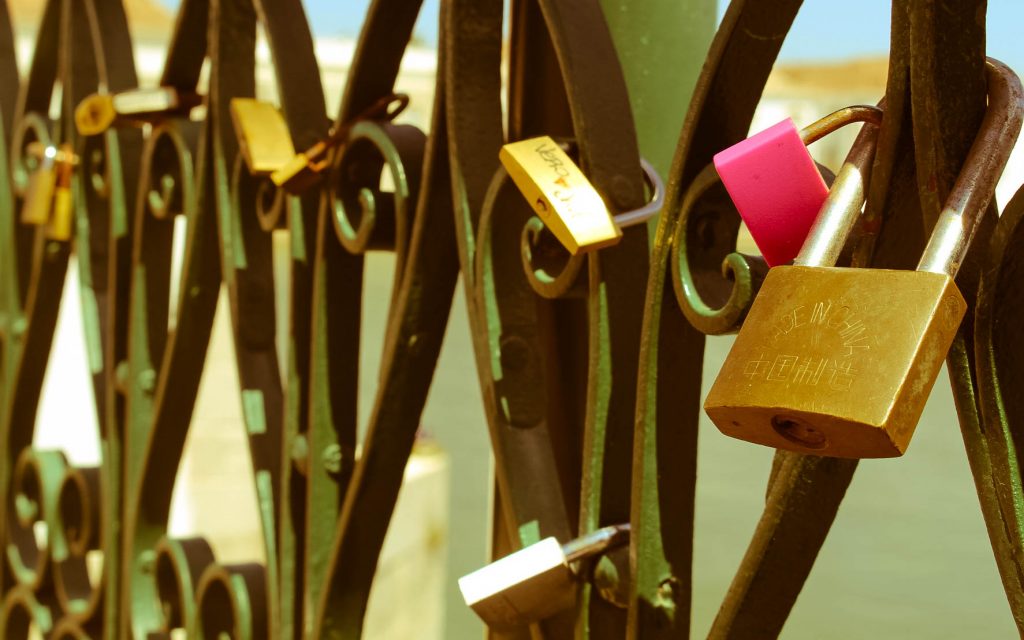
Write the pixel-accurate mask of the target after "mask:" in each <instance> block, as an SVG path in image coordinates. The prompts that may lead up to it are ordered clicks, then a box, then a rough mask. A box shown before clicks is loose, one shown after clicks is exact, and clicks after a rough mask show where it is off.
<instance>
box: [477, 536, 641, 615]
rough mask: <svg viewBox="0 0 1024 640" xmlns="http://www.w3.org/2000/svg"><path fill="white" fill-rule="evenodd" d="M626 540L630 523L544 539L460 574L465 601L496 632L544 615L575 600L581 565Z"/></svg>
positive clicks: (551, 613)
mask: <svg viewBox="0 0 1024 640" xmlns="http://www.w3.org/2000/svg"><path fill="white" fill-rule="evenodd" d="M628 541H629V525H628V524H623V525H616V526H612V527H604V528H602V529H598V530H597V531H595V532H593V533H591V534H588V535H586V536H583V537H582V538H578V539H576V540H573V541H572V542H569V543H568V544H566V545H561V544H559V542H558V540H556V539H555V538H545V539H544V540H541V541H540V542H538V543H536V544H532V545H530V546H528V547H525V548H523V549H520V550H519V551H516V552H515V553H512V554H509V555H507V556H505V557H504V558H501V559H500V560H497V561H495V562H492V563H491V564H489V565H487V566H486V567H484V568H482V569H478V570H477V571H474V572H473V573H470V574H469V575H466V576H464V577H462V578H460V579H459V590H460V591H462V597H463V598H464V599H465V601H466V604H467V605H469V606H470V608H472V609H473V611H475V612H476V614H477V615H479V616H480V617H481V618H482V619H483V621H484V622H485V623H487V626H488V627H490V628H491V629H493V630H495V631H507V630H511V629H515V628H516V627H520V626H522V625H526V624H530V623H533V622H538V621H540V620H543V619H545V618H549V617H551V616H553V615H555V614H556V613H558V612H560V611H565V610H566V609H569V608H571V607H572V606H573V604H574V603H575V602H576V591H577V587H578V585H579V582H580V579H581V578H580V573H581V572H582V571H581V564H582V563H583V562H584V561H586V560H588V559H592V558H594V557H595V556H598V555H600V554H602V553H605V552H607V551H609V550H611V549H613V548H615V547H619V546H621V545H623V544H625V543H627V542H628Z"/></svg>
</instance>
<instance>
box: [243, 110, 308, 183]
mask: <svg viewBox="0 0 1024 640" xmlns="http://www.w3.org/2000/svg"><path fill="white" fill-rule="evenodd" d="M231 122H232V123H233V124H234V126H235V134H236V135H237V136H238V145H239V150H240V151H241V153H242V158H243V159H244V160H245V164H246V166H247V167H248V168H249V173H251V174H252V175H254V176H269V175H270V174H271V173H273V172H275V171H277V170H279V169H281V168H282V167H284V166H285V165H287V164H288V163H289V162H291V161H292V160H293V159H294V158H295V157H296V154H295V146H294V145H293V144H292V134H291V132H289V131H288V124H287V123H286V122H285V121H284V117H282V116H281V112H280V111H279V110H278V109H277V107H275V106H274V105H272V104H270V103H269V102H264V101H262V100H255V99H253V98H232V99H231Z"/></svg>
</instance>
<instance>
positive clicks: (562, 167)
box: [498, 136, 665, 255]
mask: <svg viewBox="0 0 1024 640" xmlns="http://www.w3.org/2000/svg"><path fill="white" fill-rule="evenodd" d="M498 158H499V159H500V160H501V163H502V165H504V167H505V170H506V171H507V172H508V175H509V177H510V178H512V182H513V183H515V185H516V187H517V188H518V189H519V191H520V192H521V193H522V194H523V197H524V198H526V201H527V202H529V203H530V205H531V207H532V208H533V210H534V212H535V213H536V214H537V217H539V218H540V220H541V222H543V223H544V225H545V226H546V227H547V228H548V229H549V230H550V231H551V233H552V234H553V235H554V236H555V238H556V239H557V240H558V241H559V242H560V243H561V244H562V246H563V247H565V248H566V250H568V251H569V253H571V254H572V255H576V254H578V253H585V252H588V251H595V250H597V249H601V248H604V247H609V246H612V245H615V244H618V242H619V240H621V239H622V230H623V229H624V228H626V227H630V226H633V225H637V224H642V223H644V222H647V221H648V220H649V219H651V218H652V217H654V216H656V215H657V214H658V213H659V212H660V211H661V206H662V204H663V202H664V196H665V185H664V183H663V182H662V180H661V176H659V175H658V172H657V171H656V170H655V169H654V167H653V166H652V165H651V164H650V163H649V162H647V161H646V160H644V159H643V158H641V159H640V166H641V168H642V169H643V172H644V179H645V180H646V182H647V187H648V190H649V191H650V194H651V197H650V200H648V202H647V204H645V205H644V206H643V207H640V208H639V209H633V210H632V211H626V212H623V213H618V214H614V215H613V214H612V213H611V210H610V209H609V208H608V206H607V205H606V204H605V202H604V199H603V198H602V197H601V194H600V193H598V191H597V189H596V188H594V185H593V184H592V183H591V182H590V180H588V179H587V177H586V176H585V175H584V174H583V172H582V171H581V170H580V168H579V166H577V165H576V163H575V162H573V160H572V158H571V157H569V154H568V153H566V150H565V148H564V147H563V146H562V145H560V144H559V143H557V142H555V140H553V139H552V138H551V137H549V136H540V137H537V138H529V139H526V140H520V141H519V142H510V143H508V144H506V145H504V146H502V148H501V151H499V152H498Z"/></svg>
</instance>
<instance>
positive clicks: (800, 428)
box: [772, 416, 828, 449]
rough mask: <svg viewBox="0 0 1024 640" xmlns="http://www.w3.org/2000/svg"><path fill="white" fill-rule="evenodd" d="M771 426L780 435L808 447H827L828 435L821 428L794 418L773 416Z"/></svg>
mask: <svg viewBox="0 0 1024 640" xmlns="http://www.w3.org/2000/svg"><path fill="white" fill-rule="evenodd" d="M772 428H773V429H775V432H776V433H778V434H779V435H780V436H782V437H783V438H785V439H786V440H789V441H790V442H793V443H796V444H798V445H800V446H802V447H806V448H808V449H824V448H826V447H828V436H826V435H825V433H824V432H822V431H821V430H819V429H817V428H815V427H813V426H811V425H809V424H807V423H806V422H803V421H802V420H797V419H795V418H789V417H786V416H773V417H772Z"/></svg>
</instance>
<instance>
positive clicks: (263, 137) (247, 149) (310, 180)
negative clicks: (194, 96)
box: [231, 93, 409, 195]
mask: <svg viewBox="0 0 1024 640" xmlns="http://www.w3.org/2000/svg"><path fill="white" fill-rule="evenodd" d="M408 104H409V96H408V95H406V94H404V93H396V94H391V95H388V96H385V97H383V98H381V99H380V100H378V101H377V102H375V103H373V104H372V105H370V107H369V108H368V109H366V110H365V111H363V112H362V113H360V114H359V115H358V116H356V117H355V118H353V119H352V120H350V121H348V122H346V123H344V124H343V125H341V126H338V127H335V128H334V129H332V130H331V131H330V132H329V133H328V135H327V137H326V138H324V139H323V140H321V141H320V142H317V143H316V144H314V145H313V146H311V147H310V148H308V149H306V150H305V151H303V152H301V153H296V152H295V147H294V146H293V143H292V139H291V133H290V132H289V130H288V125H287V123H286V122H285V121H284V118H283V117H282V116H281V112H280V111H278V109H277V108H276V107H274V106H273V105H271V104H269V103H266V102H261V101H258V100H253V99H249V98H234V99H232V100H231V120H232V122H233V123H234V126H235V135H236V136H237V137H238V144H239V148H240V150H241V153H242V157H243V158H244V160H245V163H246V167H248V169H249V173H250V174H252V175H254V176H267V175H269V176H270V180H271V181H272V182H273V183H274V184H275V185H276V186H277V187H278V188H280V189H283V190H284V191H286V192H288V193H290V194H292V195H299V194H301V193H303V192H304V191H306V190H307V189H309V188H310V187H312V186H313V185H315V184H317V183H318V182H319V181H320V180H321V178H322V177H323V174H324V172H325V171H326V170H327V168H328V167H330V165H331V159H332V153H333V152H334V150H335V149H336V148H338V147H340V146H342V145H343V144H344V143H345V140H346V138H347V137H348V132H349V131H350V130H351V129H352V126H353V125H355V123H356V122H359V121H361V120H377V119H382V120H394V119H395V118H396V117H398V115H399V114H400V113H402V111H404V110H405V108H406V107H407V106H408Z"/></svg>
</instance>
